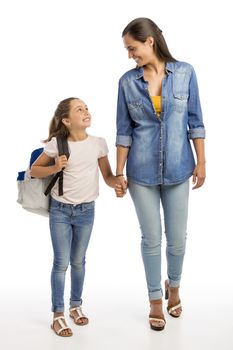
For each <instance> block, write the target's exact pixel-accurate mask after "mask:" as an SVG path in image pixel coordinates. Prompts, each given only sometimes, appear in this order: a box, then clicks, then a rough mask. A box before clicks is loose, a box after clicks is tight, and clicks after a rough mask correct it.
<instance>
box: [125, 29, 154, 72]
mask: <svg viewBox="0 0 233 350" xmlns="http://www.w3.org/2000/svg"><path fill="white" fill-rule="evenodd" d="M123 42H124V46H125V48H126V50H127V51H128V57H129V58H133V59H134V60H135V62H136V64H137V66H139V67H142V66H144V65H146V64H148V63H149V62H150V61H151V60H152V59H153V58H154V57H155V53H154V49H153V44H154V38H153V37H148V38H147V39H146V41H145V42H144V43H141V42H140V41H137V40H135V39H134V38H133V37H132V36H131V35H130V34H126V35H125V36H123Z"/></svg>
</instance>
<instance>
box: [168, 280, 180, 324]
mask: <svg viewBox="0 0 233 350" xmlns="http://www.w3.org/2000/svg"><path fill="white" fill-rule="evenodd" d="M171 288H173V289H178V288H179V287H176V288H175V287H169V283H168V280H166V281H165V299H166V300H168V299H169V289H171ZM178 309H180V312H179V313H177V310H178ZM167 312H168V313H169V315H170V316H172V317H175V318H178V317H180V315H181V313H182V306H181V302H180V300H179V301H178V303H177V304H175V305H169V304H168V306H167Z"/></svg>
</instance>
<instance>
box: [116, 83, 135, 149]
mask: <svg viewBox="0 0 233 350" xmlns="http://www.w3.org/2000/svg"><path fill="white" fill-rule="evenodd" d="M132 130H133V128H132V119H131V117H130V115H129V111H128V107H127V103H126V99H125V94H124V89H123V81H122V79H120V81H119V86H118V99H117V136H116V146H124V147H130V146H131V144H132Z"/></svg>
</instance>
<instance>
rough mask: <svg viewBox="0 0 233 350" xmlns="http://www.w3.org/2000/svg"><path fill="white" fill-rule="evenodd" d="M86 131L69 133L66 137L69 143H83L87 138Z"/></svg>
mask: <svg viewBox="0 0 233 350" xmlns="http://www.w3.org/2000/svg"><path fill="white" fill-rule="evenodd" d="M87 136H88V135H87V133H86V130H81V131H70V135H69V137H68V140H69V141H83V140H85V139H86V138H87Z"/></svg>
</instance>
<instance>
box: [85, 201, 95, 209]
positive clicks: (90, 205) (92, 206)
mask: <svg viewBox="0 0 233 350" xmlns="http://www.w3.org/2000/svg"><path fill="white" fill-rule="evenodd" d="M94 208H95V202H94V201H92V202H89V203H83V205H82V211H87V210H93V209H94Z"/></svg>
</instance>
